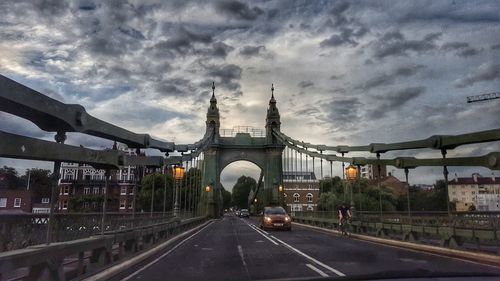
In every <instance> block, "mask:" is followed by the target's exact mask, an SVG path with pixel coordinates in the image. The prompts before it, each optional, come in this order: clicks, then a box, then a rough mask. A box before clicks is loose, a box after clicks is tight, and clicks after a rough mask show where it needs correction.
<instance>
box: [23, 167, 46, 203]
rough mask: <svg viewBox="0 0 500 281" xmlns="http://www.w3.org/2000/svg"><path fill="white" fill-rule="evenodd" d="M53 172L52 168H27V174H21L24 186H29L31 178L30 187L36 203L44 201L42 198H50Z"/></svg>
mask: <svg viewBox="0 0 500 281" xmlns="http://www.w3.org/2000/svg"><path fill="white" fill-rule="evenodd" d="M51 174H52V172H51V171H50V170H43V169H29V170H26V174H25V175H23V176H21V178H20V181H21V182H22V183H23V186H27V185H28V180H29V189H30V190H31V197H32V199H33V202H34V203H40V202H42V198H50V193H51V178H50V176H51Z"/></svg>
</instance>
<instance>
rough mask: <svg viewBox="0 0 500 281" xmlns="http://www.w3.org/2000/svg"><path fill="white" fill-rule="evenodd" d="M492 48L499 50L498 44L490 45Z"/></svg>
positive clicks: (499, 45)
mask: <svg viewBox="0 0 500 281" xmlns="http://www.w3.org/2000/svg"><path fill="white" fill-rule="evenodd" d="M491 49H492V50H500V44H495V45H491Z"/></svg>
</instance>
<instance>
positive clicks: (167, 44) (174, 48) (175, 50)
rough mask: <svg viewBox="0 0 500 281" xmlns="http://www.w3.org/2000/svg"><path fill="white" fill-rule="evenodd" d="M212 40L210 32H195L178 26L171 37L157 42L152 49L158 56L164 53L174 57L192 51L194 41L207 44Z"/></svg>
mask: <svg viewBox="0 0 500 281" xmlns="http://www.w3.org/2000/svg"><path fill="white" fill-rule="evenodd" d="M212 41H213V37H212V35H211V34H206V33H197V32H193V31H190V30H187V29H186V28H180V29H179V30H178V31H177V33H176V34H175V35H174V36H173V37H171V38H169V39H167V40H163V41H161V42H159V43H157V44H156V45H155V46H154V47H153V49H154V50H155V52H156V54H157V55H158V56H160V57H161V56H164V55H167V56H168V57H174V56H175V54H181V55H186V54H188V53H191V52H193V51H194V43H202V44H209V43H212Z"/></svg>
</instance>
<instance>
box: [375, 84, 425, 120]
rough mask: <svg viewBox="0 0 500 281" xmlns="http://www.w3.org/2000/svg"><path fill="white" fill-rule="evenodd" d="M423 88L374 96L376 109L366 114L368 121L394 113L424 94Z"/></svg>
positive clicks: (410, 88)
mask: <svg viewBox="0 0 500 281" xmlns="http://www.w3.org/2000/svg"><path fill="white" fill-rule="evenodd" d="M425 91H426V88H425V87H408V88H404V89H401V90H398V91H393V92H388V93H387V94H385V95H383V96H382V95H379V96H376V97H375V98H376V101H375V104H376V107H375V109H373V110H372V111H371V112H369V113H368V117H369V118H370V119H380V118H382V117H385V116H386V114H387V113H388V112H391V111H396V110H398V109H399V108H400V107H402V106H404V105H405V104H407V103H408V102H409V101H411V100H413V99H416V98H417V97H419V96H421V95H422V94H424V93H425Z"/></svg>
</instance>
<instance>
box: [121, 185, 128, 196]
mask: <svg viewBox="0 0 500 281" xmlns="http://www.w3.org/2000/svg"><path fill="white" fill-rule="evenodd" d="M120 195H127V187H126V186H122V187H121V188H120Z"/></svg>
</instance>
